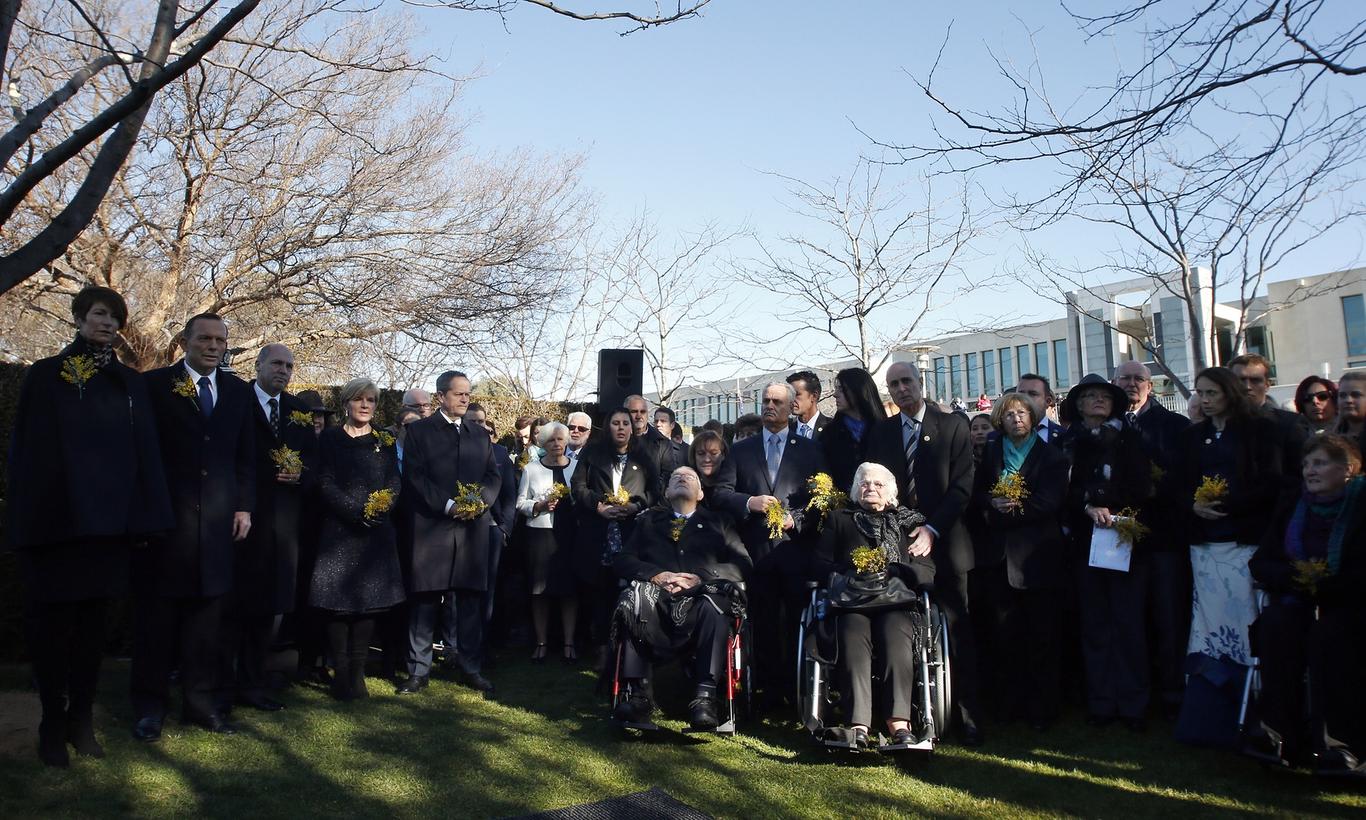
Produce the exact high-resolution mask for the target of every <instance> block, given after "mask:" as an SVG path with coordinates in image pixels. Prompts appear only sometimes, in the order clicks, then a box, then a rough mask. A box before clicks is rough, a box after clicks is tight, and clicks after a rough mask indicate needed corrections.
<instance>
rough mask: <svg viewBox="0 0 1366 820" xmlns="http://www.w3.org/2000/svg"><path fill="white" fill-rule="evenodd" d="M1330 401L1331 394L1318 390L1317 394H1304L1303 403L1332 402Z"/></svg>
mask: <svg viewBox="0 0 1366 820" xmlns="http://www.w3.org/2000/svg"><path fill="white" fill-rule="evenodd" d="M1332 399H1333V394H1332V393H1329V392H1328V391H1327V390H1320V391H1319V392H1317V393H1306V394H1305V396H1304V400H1305V401H1332Z"/></svg>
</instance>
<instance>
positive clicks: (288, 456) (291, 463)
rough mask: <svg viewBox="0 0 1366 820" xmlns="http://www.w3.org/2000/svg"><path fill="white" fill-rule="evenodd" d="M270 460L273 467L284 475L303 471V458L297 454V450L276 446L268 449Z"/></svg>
mask: <svg viewBox="0 0 1366 820" xmlns="http://www.w3.org/2000/svg"><path fill="white" fill-rule="evenodd" d="M270 460H271V461H273V462H275V469H276V471H278V472H280V473H284V474H285V475H298V474H299V473H302V472H303V471H304V459H303V456H301V455H299V451H298V450H293V449H290V448H289V447H277V448H276V449H274V450H271V451H270Z"/></svg>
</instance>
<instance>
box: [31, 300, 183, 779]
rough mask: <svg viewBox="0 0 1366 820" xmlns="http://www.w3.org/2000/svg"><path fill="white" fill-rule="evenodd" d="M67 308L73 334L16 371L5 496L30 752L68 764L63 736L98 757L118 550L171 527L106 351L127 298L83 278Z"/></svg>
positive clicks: (156, 476)
mask: <svg viewBox="0 0 1366 820" xmlns="http://www.w3.org/2000/svg"><path fill="white" fill-rule="evenodd" d="M71 315H72V318H73V319H74V320H75V324H76V338H75V339H74V340H73V341H72V342H71V344H69V345H67V346H66V348H65V349H63V350H62V352H61V353H58V354H57V355H56V356H52V357H50V358H47V359H41V360H39V361H37V362H35V363H34V364H33V366H32V367H31V368H29V371H28V375H27V376H25V378H24V384H23V388H22V389H21V391H20V394H19V403H18V406H17V408H16V411H15V418H14V437H13V440H12V442H11V445H10V461H9V497H8V499H7V503H6V509H7V513H8V522H7V526H6V528H5V529H6V532H7V534H8V536H9V545H10V547H12V548H13V549H15V550H16V551H17V553H18V564H19V571H20V574H21V575H22V576H23V578H24V586H25V593H26V595H27V598H28V602H27V620H28V623H27V627H26V630H25V631H26V633H27V635H28V638H29V640H30V648H29V653H30V656H31V657H32V659H33V674H34V677H35V678H36V680H37V683H38V696H39V699H40V701H41V703H42V710H43V715H42V722H41V723H40V724H39V727H38V756H39V757H40V758H42V761H43V762H44V763H46V764H47V765H49V766H67V765H69V757H68V754H67V749H66V747H67V744H68V743H70V744H71V745H72V746H73V747H74V748H75V749H76V751H77V752H79V753H81V754H83V755H89V756H93V757H103V756H104V750H103V748H102V747H101V746H100V744H99V742H98V741H97V740H96V739H95V730H94V723H93V707H94V703H95V684H96V682H97V681H98V679H99V673H100V659H101V657H102V656H103V654H104V628H105V620H106V619H105V609H106V607H107V606H108V603H109V599H110V598H115V597H118V596H121V595H123V594H124V592H125V591H126V589H127V587H128V559H129V547H130V546H131V545H132V544H133V543H134V542H135V541H140V540H145V538H146V536H148V535H151V534H153V533H157V532H160V531H164V530H169V529H170V528H171V525H172V520H171V507H170V499H169V497H168V495H167V492H166V479H165V476H164V474H163V471H162V463H161V448H160V445H159V444H158V439H157V434H156V429H155V426H154V421H153V415H152V408H151V405H150V399H149V398H148V394H147V387H146V385H145V384H144V382H143V377H142V374H140V373H138V372H137V371H136V370H133V369H132V368H130V367H127V366H125V365H123V364H122V363H120V362H119V360H118V357H117V356H116V355H115V353H114V346H115V344H116V343H117V342H118V335H119V330H120V329H121V328H122V327H123V326H124V323H125V322H126V321H127V320H128V307H127V305H126V304H124V301H123V297H121V296H119V294H118V293H116V292H114V291H112V290H110V289H108V288H101V287H88V288H85V289H83V290H81V291H80V292H79V293H77V294H76V297H75V299H73V300H72V303H71Z"/></svg>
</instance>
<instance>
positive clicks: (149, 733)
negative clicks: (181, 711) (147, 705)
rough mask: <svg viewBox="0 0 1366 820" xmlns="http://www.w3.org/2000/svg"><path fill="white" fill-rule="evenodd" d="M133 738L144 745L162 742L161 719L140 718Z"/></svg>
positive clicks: (134, 729)
mask: <svg viewBox="0 0 1366 820" xmlns="http://www.w3.org/2000/svg"><path fill="white" fill-rule="evenodd" d="M133 737H134V738H135V739H137V740H141V741H142V742H143V743H156V742H157V741H158V740H161V718H154V717H145V718H138V722H137V723H136V724H135V725H134V726H133Z"/></svg>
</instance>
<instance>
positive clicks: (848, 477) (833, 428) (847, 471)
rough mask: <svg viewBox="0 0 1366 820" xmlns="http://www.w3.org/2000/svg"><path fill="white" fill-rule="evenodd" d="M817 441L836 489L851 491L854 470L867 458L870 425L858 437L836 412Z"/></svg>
mask: <svg viewBox="0 0 1366 820" xmlns="http://www.w3.org/2000/svg"><path fill="white" fill-rule="evenodd" d="M794 435H795V434H794ZM815 441H816V443H817V444H819V445H820V447H821V452H822V453H824V455H825V468H826V472H828V473H830V477H831V478H832V479H834V480H835V489H837V490H840V491H842V492H846V493H847V492H849V485H850V484H852V483H853V481H854V471H855V470H857V469H858V466H859V465H860V464H862V463H863V462H864V460H865V459H864V453H865V452H866V444H867V442H868V427H867V426H865V427H864V429H863V439H862V440H859V439H856V438H854V434H853V433H852V432H850V431H849V426H848V425H847V424H846V423H845V420H844V417H843V416H841V415H840V414H839V413H836V414H835V417H834V418H833V419H831V420H830V422H829V423H828V424H826V425H825V428H824V429H823V430H822V431H821V434H820V435H819V436H818V437H816V439H815Z"/></svg>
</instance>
